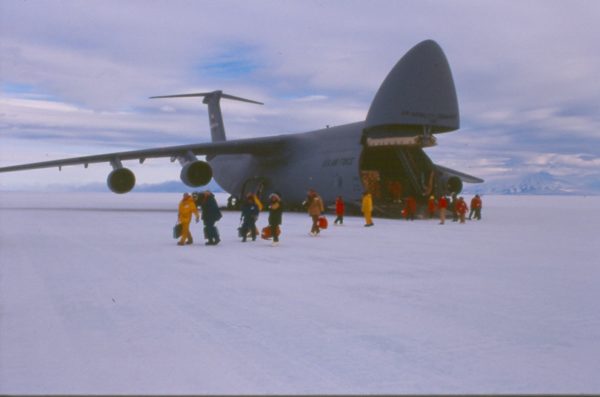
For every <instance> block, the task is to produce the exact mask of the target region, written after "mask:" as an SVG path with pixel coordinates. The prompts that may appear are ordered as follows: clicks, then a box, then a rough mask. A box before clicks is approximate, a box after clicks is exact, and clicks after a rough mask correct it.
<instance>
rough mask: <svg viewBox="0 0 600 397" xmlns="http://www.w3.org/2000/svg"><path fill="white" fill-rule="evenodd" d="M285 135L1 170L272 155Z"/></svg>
mask: <svg viewBox="0 0 600 397" xmlns="http://www.w3.org/2000/svg"><path fill="white" fill-rule="evenodd" d="M284 142H285V138H283V137H282V136H275V137H262V138H249V139H237V140H231V141H224V142H208V143H198V144H192V145H181V146H168V147H161V148H154V149H142V150H131V151H127V152H116V153H106V154H96V155H91V156H83V157H72V158H67V159H60V160H51V161H42V162H39V163H28V164H21V165H13V166H9V167H1V168H0V172H10V171H22V170H32V169H37V168H51V167H59V169H60V168H61V167H63V166H67V165H78V164H83V165H84V166H85V167H87V166H88V164H92V163H106V162H108V163H118V162H120V161H121V160H139V161H140V163H143V162H144V160H146V159H148V158H160V157H170V158H176V157H179V156H185V155H187V154H189V153H193V154H195V155H209V156H215V155H219V154H269V153H275V152H277V150H279V149H280V148H281V147H282V146H283V143H284Z"/></svg>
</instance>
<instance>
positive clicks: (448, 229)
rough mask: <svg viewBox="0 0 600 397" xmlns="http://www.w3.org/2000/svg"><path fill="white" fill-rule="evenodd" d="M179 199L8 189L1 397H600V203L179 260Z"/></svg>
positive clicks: (1, 239)
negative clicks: (556, 396)
mask: <svg viewBox="0 0 600 397" xmlns="http://www.w3.org/2000/svg"><path fill="white" fill-rule="evenodd" d="M179 198H180V195H179V194H139V193H138V194H136V193H131V194H127V195H123V196H118V195H113V194H102V193H99V194H95V193H80V194H65V193H53V194H39V193H34V194H23V193H0V265H1V266H0V298H1V301H0V302H1V303H0V394H8V393H18V394H30V393H34V394H39V393H42V394H57V393H58V394H73V393H85V394H112V393H128V394H131V393H135V394H149V393H161V394H184V393H194V394H204V393H227V394H248V393H250V394H267V393H268V394H270V393H277V394H296V393H303V394H306V393H600V376H598V374H599V373H600V310H599V306H598V303H599V302H600V261H599V259H598V246H599V245H600V238H599V237H598V236H599V230H600V212H599V211H598V208H600V197H514V196H513V197H509V196H496V197H491V196H486V197H484V209H483V220H482V221H480V222H478V221H471V222H468V223H467V224H465V225H460V224H457V223H452V222H448V223H447V224H446V225H444V226H440V225H438V224H437V222H436V221H415V222H406V221H399V220H385V219H376V220H375V223H376V225H375V227H373V228H364V227H363V226H362V225H363V222H362V219H360V218H356V217H348V218H346V222H345V225H344V226H343V227H333V226H330V228H329V229H328V230H326V231H324V232H322V235H321V236H320V237H316V238H315V237H310V236H309V235H308V230H309V227H310V220H309V218H308V217H307V216H306V215H304V214H298V213H295V214H290V213H286V214H284V224H283V234H282V242H281V245H280V246H278V247H271V246H270V245H269V243H268V242H266V241H262V240H261V241H256V242H253V243H252V242H248V243H241V242H240V241H239V239H238V238H237V231H236V229H237V227H238V224H239V215H238V213H231V212H227V213H225V215H224V218H223V219H222V221H221V222H220V223H219V229H220V231H221V235H222V239H223V242H222V243H221V244H220V245H219V246H217V247H206V246H204V245H201V244H195V245H192V246H184V247H179V246H177V245H175V240H173V239H172V237H171V229H172V226H173V224H174V222H175V218H176V210H175V209H176V206H177V203H178V201H179ZM469 198H470V197H469ZM266 218H267V216H266V214H261V218H260V220H259V225H260V226H264V225H265V223H266ZM329 219H330V222H331V221H333V217H332V216H330V217H329ZM192 233H193V234H194V235H195V237H196V241H197V242H200V240H201V238H200V237H201V227H200V225H192Z"/></svg>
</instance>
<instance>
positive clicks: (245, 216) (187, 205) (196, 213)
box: [177, 190, 283, 245]
mask: <svg viewBox="0 0 600 397" xmlns="http://www.w3.org/2000/svg"><path fill="white" fill-rule="evenodd" d="M269 200H270V203H269V205H268V210H269V226H268V227H267V228H265V229H268V231H269V233H268V234H269V235H270V236H272V237H273V245H277V244H278V243H279V233H280V231H279V225H281V219H282V213H283V209H282V206H281V198H280V197H279V195H278V194H276V193H273V194H271V195H270V196H269ZM198 208H200V210H199V209H198ZM262 209H263V205H262V203H261V202H260V200H259V199H258V198H257V197H256V195H254V194H252V193H249V194H248V195H247V196H246V200H245V201H244V203H242V206H241V210H242V214H241V217H240V221H241V226H240V228H239V234H240V236H241V237H242V242H246V241H247V238H248V237H251V238H252V241H255V240H256V236H257V234H258V229H257V228H256V221H257V220H258V214H259V212H260V211H261V210H262ZM200 212H201V213H202V215H200ZM192 217H195V219H196V223H198V222H199V221H200V219H202V222H203V223H204V238H205V240H206V243H205V245H217V244H219V243H220V242H221V238H220V236H219V229H217V226H216V223H217V222H218V221H219V220H220V219H221V218H222V217H223V215H222V214H221V210H220V209H219V205H218V204H217V200H216V199H215V196H214V194H213V193H212V192H210V191H209V190H206V191H204V192H202V193H193V194H192V195H190V194H189V193H184V194H183V198H182V199H181V201H180V203H179V210H178V213H177V222H178V224H180V225H181V236H180V238H179V241H178V242H177V245H189V244H193V243H194V239H193V237H192V234H191V233H190V223H191V222H192Z"/></svg>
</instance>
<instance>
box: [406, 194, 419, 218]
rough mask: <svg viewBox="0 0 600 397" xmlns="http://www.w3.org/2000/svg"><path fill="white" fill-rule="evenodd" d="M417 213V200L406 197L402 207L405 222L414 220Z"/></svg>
mask: <svg viewBox="0 0 600 397" xmlns="http://www.w3.org/2000/svg"><path fill="white" fill-rule="evenodd" d="M416 212H417V200H415V198H414V197H413V196H408V197H407V198H406V203H405V205H404V216H405V217H406V220H409V219H410V220H411V221H414V220H415V214H416Z"/></svg>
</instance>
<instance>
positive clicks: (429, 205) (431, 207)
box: [427, 196, 435, 219]
mask: <svg viewBox="0 0 600 397" xmlns="http://www.w3.org/2000/svg"><path fill="white" fill-rule="evenodd" d="M427 213H428V214H429V219H431V218H433V215H434V214H435V197H433V196H430V197H429V201H427Z"/></svg>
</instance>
